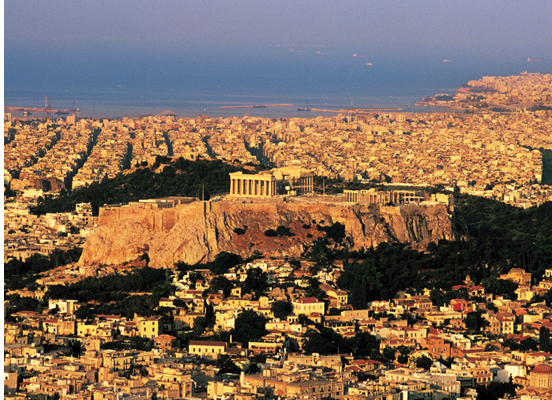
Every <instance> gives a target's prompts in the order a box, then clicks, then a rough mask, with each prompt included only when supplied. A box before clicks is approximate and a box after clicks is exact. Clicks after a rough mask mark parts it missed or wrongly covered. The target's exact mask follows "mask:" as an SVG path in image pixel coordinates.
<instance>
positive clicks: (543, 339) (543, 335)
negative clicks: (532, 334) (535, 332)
mask: <svg viewBox="0 0 552 400" xmlns="http://www.w3.org/2000/svg"><path fill="white" fill-rule="evenodd" d="M539 348H540V350H541V351H545V352H547V353H549V352H550V350H551V346H550V330H549V329H548V328H547V327H545V326H541V328H540V330H539Z"/></svg>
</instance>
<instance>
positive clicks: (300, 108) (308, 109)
mask: <svg viewBox="0 0 552 400" xmlns="http://www.w3.org/2000/svg"><path fill="white" fill-rule="evenodd" d="M306 100H307V107H306V108H303V107H299V108H298V109H297V111H311V109H310V108H309V99H306Z"/></svg>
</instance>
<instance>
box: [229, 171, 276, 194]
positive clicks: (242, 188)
mask: <svg viewBox="0 0 552 400" xmlns="http://www.w3.org/2000/svg"><path fill="white" fill-rule="evenodd" d="M230 194H231V195H234V196H254V197H274V196H275V195H276V178H275V177H274V176H273V175H272V174H270V173H268V174H267V173H264V174H263V173H260V174H256V175H248V174H244V173H243V172H233V173H231V174H230Z"/></svg>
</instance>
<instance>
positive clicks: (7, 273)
mask: <svg viewBox="0 0 552 400" xmlns="http://www.w3.org/2000/svg"><path fill="white" fill-rule="evenodd" d="M81 254H82V249H81V248H80V247H74V248H72V249H69V250H67V251H63V250H61V249H55V250H54V251H53V252H52V253H51V254H50V255H48V256H45V255H43V254H40V253H35V254H33V255H32V256H31V257H29V258H28V259H26V260H25V261H21V260H19V259H16V258H12V259H11V260H9V261H8V262H7V263H4V279H5V281H4V282H5V286H6V289H11V290H14V289H21V288H24V287H27V286H29V285H31V284H32V283H33V282H34V281H35V280H36V278H37V275H38V274H39V273H41V272H44V271H49V270H51V269H54V268H57V267H59V266H62V265H67V264H70V263H73V262H77V261H78V260H79V258H80V256H81ZM30 288H31V289H32V288H34V285H31V286H30Z"/></svg>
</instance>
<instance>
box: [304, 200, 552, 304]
mask: <svg viewBox="0 0 552 400" xmlns="http://www.w3.org/2000/svg"><path fill="white" fill-rule="evenodd" d="M455 222H456V226H455V229H456V230H457V231H458V232H459V234H460V235H462V237H463V239H461V240H459V241H447V240H444V239H443V240H439V242H438V243H430V245H429V246H428V248H427V251H426V252H418V251H416V250H413V249H412V248H410V247H409V246H407V245H405V244H401V243H382V244H380V245H379V246H378V247H377V248H369V249H362V250H360V251H351V250H350V249H349V246H348V245H347V243H348V240H343V239H341V241H340V238H341V237H342V236H343V235H344V231H341V230H340V229H338V228H339V227H338V226H332V227H330V228H326V229H327V235H326V236H325V237H322V238H320V239H317V240H316V241H314V242H313V243H312V244H311V246H310V248H309V250H308V252H307V253H306V255H307V256H308V257H310V259H311V261H314V262H315V263H316V264H317V265H320V266H322V267H327V266H329V265H331V263H332V261H333V260H336V259H340V260H343V262H344V271H343V274H342V275H341V277H340V278H339V279H338V281H337V284H338V285H339V286H340V287H341V288H343V289H346V290H349V291H350V292H351V303H352V305H353V306H354V307H358V308H365V307H366V304H367V302H369V301H372V300H380V299H390V298H392V296H393V295H394V294H395V293H396V292H397V291H401V290H407V289H411V290H413V291H414V292H421V291H422V289H424V288H430V289H431V288H442V289H444V290H450V289H451V288H452V286H453V285H458V284H461V283H462V282H463V281H464V279H465V278H466V276H467V275H470V276H471V277H472V279H473V280H474V281H475V282H476V283H477V284H481V285H483V286H484V287H485V288H486V290H487V291H488V292H490V293H494V294H497V295H503V296H505V297H507V298H510V299H513V298H515V290H516V288H517V285H516V284H515V283H512V282H509V281H504V280H500V279H498V277H499V275H500V274H503V273H506V272H507V271H509V270H510V269H511V268H522V269H525V270H526V271H528V272H530V273H531V274H532V275H533V277H534V279H535V280H536V279H539V278H540V277H542V276H543V274H544V271H545V269H546V268H547V266H548V265H551V264H552V235H550V232H552V202H548V203H545V204H543V205H541V206H540V207H534V208H531V209H527V210H524V209H519V208H516V207H512V206H509V205H506V204H503V203H500V202H497V201H494V200H489V199H484V198H478V197H474V196H467V195H459V196H458V199H457V205H456V211H455ZM332 232H333V233H332ZM335 233H338V234H337V236H336V235H335ZM345 239H347V238H345ZM340 244H341V245H340ZM547 296H548V295H547ZM442 300H444V298H443V299H442ZM547 302H550V303H552V293H551V294H550V296H548V297H547Z"/></svg>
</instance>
